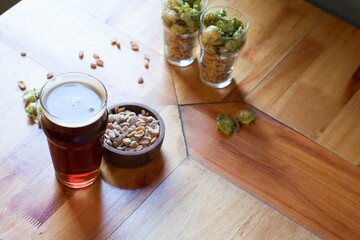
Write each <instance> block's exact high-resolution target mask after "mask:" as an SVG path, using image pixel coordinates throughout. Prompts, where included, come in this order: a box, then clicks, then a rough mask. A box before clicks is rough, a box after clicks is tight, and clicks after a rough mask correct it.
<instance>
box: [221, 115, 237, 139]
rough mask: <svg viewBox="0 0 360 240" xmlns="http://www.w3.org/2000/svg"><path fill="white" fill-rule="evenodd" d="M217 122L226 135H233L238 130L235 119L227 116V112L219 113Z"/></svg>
mask: <svg viewBox="0 0 360 240" xmlns="http://www.w3.org/2000/svg"><path fill="white" fill-rule="evenodd" d="M216 124H217V126H218V129H219V130H220V131H222V132H223V133H225V134H226V135H231V134H232V133H233V132H235V131H236V128H235V122H234V120H233V119H232V118H231V117H229V116H226V115H225V114H219V115H218V116H217V118H216Z"/></svg>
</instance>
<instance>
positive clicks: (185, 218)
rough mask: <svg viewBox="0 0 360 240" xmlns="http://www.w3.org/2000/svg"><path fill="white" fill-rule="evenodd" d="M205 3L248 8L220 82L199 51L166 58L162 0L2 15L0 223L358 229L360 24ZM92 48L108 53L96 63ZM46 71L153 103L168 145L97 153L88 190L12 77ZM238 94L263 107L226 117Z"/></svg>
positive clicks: (212, 230)
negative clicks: (248, 121) (110, 160)
mask: <svg viewBox="0 0 360 240" xmlns="http://www.w3.org/2000/svg"><path fill="white" fill-rule="evenodd" d="M210 5H211V6H212V5H213V6H215V5H226V6H232V7H236V8H239V9H241V10H242V11H243V12H244V13H245V14H246V15H247V16H248V17H249V19H250V30H249V34H248V42H247V44H246V47H245V48H244V50H243V52H242V54H241V56H240V59H239V61H238V63H237V66H236V69H237V72H236V75H235V79H234V80H235V81H234V83H233V84H232V85H231V86H229V87H228V88H225V89H222V90H215V89H210V88H208V87H206V86H204V85H202V84H201V83H200V81H199V78H198V69H197V64H196V63H194V64H192V65H191V66H189V67H186V68H178V67H172V66H170V65H168V64H167V63H166V61H165V60H164V57H163V50H162V48H163V41H162V25H161V19H160V8H161V6H160V1H150V0H149V1H140V0H135V1H125V0H121V1H115V0H109V1H105V2H104V1H100V0H91V1H88V0H74V1H67V0H65V1H57V0H49V1H40V0H23V1H21V2H20V3H19V4H17V5H16V6H14V7H13V8H12V9H10V10H9V11H8V12H6V13H4V14H3V15H1V17H0V53H1V54H0V66H1V67H0V79H1V86H0V90H1V93H2V98H1V100H0V110H1V112H2V113H3V116H2V119H1V120H0V131H1V134H2V136H3V137H2V138H0V190H1V191H0V239H24V238H25V239H107V238H109V239H318V237H320V238H324V239H359V238H360V231H359V229H360V211H359V209H360V208H359V207H358V206H359V202H360V168H359V165H360V159H359V156H360V152H359V149H360V148H359V146H360V126H359V125H360V123H359V119H360V107H359V106H360V92H359V88H360V85H359V84H360V82H359V79H360V78H359V76H360V75H359V74H360V72H359V66H360V57H359V56H360V32H359V29H356V28H354V27H352V26H350V25H348V24H345V23H344V22H342V21H340V20H339V19H336V18H334V17H332V16H330V15H328V14H326V13H324V12H322V11H321V10H319V9H317V8H315V7H313V6H311V5H309V4H308V3H306V2H303V1H275V0H270V1H266V2H264V1H259V0H256V1H224V0H214V1H211V2H210ZM259 6H261V7H259ZM112 39H117V40H118V41H119V42H120V43H121V49H120V50H119V49H117V48H116V47H114V46H111V44H110V41H111V40H112ZM130 41H136V42H137V43H138V44H139V46H140V50H139V51H138V52H134V51H132V50H131V49H130ZM80 50H83V51H84V53H85V57H84V59H83V60H80V59H79V58H78V52H79V51H80ZM22 51H25V52H26V53H27V56H26V57H21V56H20V52H22ZM93 53H97V54H99V55H100V56H101V58H102V59H103V60H104V63H105V66H104V68H97V69H95V70H93V69H91V68H90V63H91V62H92V61H93V58H92V54H93ZM144 54H147V55H149V56H150V67H149V69H145V68H144V67H143V58H144ZM49 71H51V72H54V73H55V74H57V73H62V72H68V71H80V72H85V73H89V74H91V75H94V76H96V77H98V78H99V79H101V80H102V81H103V82H104V84H105V86H106V88H107V90H108V92H109V105H112V104H114V103H118V102H128V101H138V102H142V103H145V104H147V105H149V106H151V107H152V108H154V109H156V110H157V111H158V112H159V113H160V114H161V116H162V117H163V119H164V121H165V125H166V135H165V140H164V144H163V146H162V150H161V155H160V156H159V157H158V158H156V159H154V160H153V161H152V162H151V163H150V164H149V165H146V166H145V167H142V168H139V169H132V170H126V169H120V168H115V167H112V166H110V165H108V164H107V163H106V162H103V163H102V167H101V176H100V178H99V180H97V181H96V182H95V183H94V185H92V186H90V187H88V188H85V189H82V190H72V189H68V188H66V187H64V186H62V185H61V184H59V183H58V182H57V181H56V179H55V176H54V170H53V167H52V163H51V159H50V154H49V151H48V148H47V143H46V137H45V135H44V134H43V133H42V130H41V129H39V128H38V127H37V126H36V125H31V124H29V123H28V122H27V119H26V115H25V112H24V108H23V103H22V99H21V96H22V92H21V91H20V90H19V89H18V87H17V82H18V81H19V80H23V81H24V82H25V83H26V84H27V86H28V88H33V87H41V86H42V85H43V84H44V83H45V82H46V81H47V79H46V74H47V73H48V72H49ZM140 76H141V77H143V78H144V83H143V84H138V82H137V80H138V78H139V77H140ZM242 107H247V108H249V109H252V110H253V111H255V112H256V114H257V120H256V121H255V123H254V124H252V125H250V126H245V127H243V128H242V129H241V130H240V132H239V133H237V134H236V135H233V136H231V137H226V136H224V135H223V134H221V133H220V132H218V131H217V129H216V124H215V118H216V115H217V114H219V113H226V114H229V115H232V114H234V113H235V112H236V111H237V110H238V109H239V108H242Z"/></svg>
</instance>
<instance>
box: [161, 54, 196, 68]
mask: <svg viewBox="0 0 360 240" xmlns="http://www.w3.org/2000/svg"><path fill="white" fill-rule="evenodd" d="M165 58H166V61H167V62H168V63H170V64H171V65H174V66H177V67H186V66H189V65H190V64H192V63H193V62H194V60H195V58H189V59H182V60H176V59H173V58H171V57H169V56H165Z"/></svg>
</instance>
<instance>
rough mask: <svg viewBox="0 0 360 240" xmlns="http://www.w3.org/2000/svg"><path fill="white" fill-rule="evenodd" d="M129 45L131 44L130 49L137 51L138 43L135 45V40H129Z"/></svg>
mask: <svg viewBox="0 0 360 240" xmlns="http://www.w3.org/2000/svg"><path fill="white" fill-rule="evenodd" d="M130 45H131V50H133V51H135V52H137V51H139V45H137V43H136V42H134V41H130Z"/></svg>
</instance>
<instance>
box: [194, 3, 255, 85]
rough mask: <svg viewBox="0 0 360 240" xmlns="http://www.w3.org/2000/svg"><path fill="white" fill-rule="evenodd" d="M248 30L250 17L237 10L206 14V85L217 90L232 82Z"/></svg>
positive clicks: (203, 50)
mask: <svg viewBox="0 0 360 240" xmlns="http://www.w3.org/2000/svg"><path fill="white" fill-rule="evenodd" d="M248 28H249V21H248V19H247V17H246V16H245V15H244V14H243V13H241V12H240V11H238V10H236V9H234V8H228V7H215V8H210V9H208V10H206V11H204V12H203V13H202V15H201V18H200V35H199V39H200V45H201V50H200V58H199V69H200V79H201V81H202V82H203V83H205V84H206V85H208V86H210V87H214V88H224V87H227V86H228V85H229V84H230V83H231V81H232V78H233V77H234V66H235V64H236V61H237V59H238V56H239V53H240V51H241V49H242V48H243V47H244V45H245V42H246V33H247V30H248Z"/></svg>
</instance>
